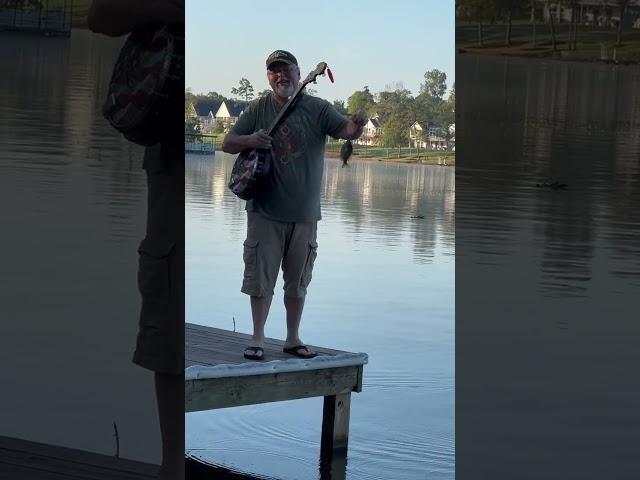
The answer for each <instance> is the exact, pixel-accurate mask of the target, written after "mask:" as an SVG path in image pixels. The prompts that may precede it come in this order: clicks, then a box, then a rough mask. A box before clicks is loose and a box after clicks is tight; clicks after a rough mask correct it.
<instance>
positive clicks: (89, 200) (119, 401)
mask: <svg viewBox="0 0 640 480" xmlns="http://www.w3.org/2000/svg"><path fill="white" fill-rule="evenodd" d="M122 41H123V40H122V39H110V38H107V37H105V36H101V35H94V34H91V33H90V32H88V31H84V30H74V31H73V33H72V36H71V38H70V39H68V38H46V37H33V36H25V35H13V34H7V33H3V35H2V42H0V56H1V58H2V64H3V66H4V69H5V72H4V74H3V75H0V179H1V181H2V188H0V202H2V205H3V208H2V210H1V214H0V224H2V226H3V227H2V231H3V240H4V246H5V255H3V260H2V268H1V269H0V270H1V273H2V275H3V280H2V284H3V286H4V287H3V295H2V312H3V313H2V318H3V319H4V320H6V321H5V322H3V330H2V334H1V335H0V360H1V361H2V364H3V366H4V367H5V368H2V369H0V384H2V385H11V388H10V389H9V390H10V391H9V390H7V391H6V392H4V393H6V395H3V396H2V399H0V412H2V413H1V415H0V425H2V428H1V431H0V435H6V436H16V437H20V438H28V439H30V440H33V441H37V442H43V443H50V444H54V445H63V446H68V447H72V448H79V449H83V450H89V451H94V452H99V453H104V454H109V455H110V454H112V450H113V422H114V421H115V422H116V423H117V425H118V429H119V432H120V438H121V440H122V445H121V447H122V448H121V454H122V455H123V456H125V457H128V458H133V459H137V460H142V461H147V462H158V461H159V441H158V435H157V420H156V417H155V411H154V406H155V399H154V395H153V384H152V380H151V377H150V376H149V375H148V372H144V371H143V370H142V369H139V368H137V367H135V366H134V365H132V364H131V361H130V359H131V354H132V351H133V346H134V341H135V335H136V330H137V317H138V309H139V298H138V292H137V288H136V284H135V279H136V271H137V254H136V249H137V245H138V243H139V242H140V239H141V238H142V237H143V236H144V227H145V203H146V199H145V195H146V193H145V192H146V185H145V178H144V173H143V171H142V168H141V166H142V157H141V154H142V150H141V149H140V148H139V147H134V146H132V144H131V143H129V142H127V141H126V140H124V138H122V136H121V135H120V134H118V133H117V132H116V131H115V130H113V129H112V128H111V127H110V126H109V125H108V124H107V123H106V122H105V120H104V119H103V118H102V113H101V108H102V103H103V101H104V97H105V95H106V91H107V86H108V82H109V77H110V75H111V69H112V67H113V65H114V63H115V60H116V58H117V56H118V52H119V49H120V46H121V44H122ZM107 292H108V293H107ZM26 352H28V354H27V353H26ZM9 366H11V367H10V368H9ZM34 372H36V373H37V376H38V381H37V382H34V381H33V378H34V377H33V375H34ZM78 385H82V388H81V389H80V388H78ZM43 398H46V399H47V401H46V404H43V403H42V399H43ZM134 398H136V400H137V401H132V400H133V399H134ZM7 412H11V415H8V414H7Z"/></svg>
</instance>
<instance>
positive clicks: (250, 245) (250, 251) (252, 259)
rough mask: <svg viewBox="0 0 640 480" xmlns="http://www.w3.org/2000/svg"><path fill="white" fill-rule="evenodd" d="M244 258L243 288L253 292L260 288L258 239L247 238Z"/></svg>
mask: <svg viewBox="0 0 640 480" xmlns="http://www.w3.org/2000/svg"><path fill="white" fill-rule="evenodd" d="M243 246H244V250H243V253H242V259H243V260H244V279H243V282H242V286H243V290H244V289H247V290H248V291H250V292H251V294H255V293H254V292H255V291H256V290H257V289H258V240H245V242H244V244H243Z"/></svg>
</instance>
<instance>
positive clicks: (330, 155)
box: [216, 149, 456, 167]
mask: <svg viewBox="0 0 640 480" xmlns="http://www.w3.org/2000/svg"><path fill="white" fill-rule="evenodd" d="M216 152H219V153H224V152H223V151H222V150H218V149H216ZM324 156H325V158H331V159H334V160H338V159H340V155H339V154H335V153H333V152H326V151H325V153H324ZM443 157H444V158H445V161H446V162H451V163H447V164H439V163H438V160H437V158H438V157H435V156H433V157H431V158H432V159H433V160H431V159H429V160H428V161H424V160H416V159H400V158H391V157H389V158H386V157H368V156H360V155H358V156H353V157H351V158H350V159H349V163H351V162H354V161H364V162H379V163H398V164H404V165H435V166H438V167H455V166H456V157H455V155H453V156H452V155H447V156H446V157H445V156H443Z"/></svg>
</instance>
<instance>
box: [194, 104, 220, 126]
mask: <svg viewBox="0 0 640 480" xmlns="http://www.w3.org/2000/svg"><path fill="white" fill-rule="evenodd" d="M220 103H221V102H215V101H202V100H201V101H199V102H197V103H196V104H195V105H194V109H195V111H196V116H197V117H198V120H199V121H200V125H202V129H203V130H204V131H207V130H208V129H209V128H211V127H212V126H213V124H214V123H215V121H216V116H215V112H217V111H218V109H219V108H220Z"/></svg>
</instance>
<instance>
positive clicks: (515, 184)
mask: <svg viewBox="0 0 640 480" xmlns="http://www.w3.org/2000/svg"><path fill="white" fill-rule="evenodd" d="M458 65H459V68H460V71H461V72H462V74H463V75H465V79H467V78H468V81H469V82H470V83H471V84H473V85H474V88H473V89H465V90H464V91H462V95H463V96H462V97H460V98H459V102H458V112H457V114H458V116H459V118H460V121H461V122H463V125H464V128H462V129H461V130H460V134H459V137H460V141H459V143H460V148H461V149H462V150H460V152H459V153H460V154H461V155H462V157H461V158H464V165H463V167H464V168H458V182H459V189H460V194H459V196H458V202H459V205H462V206H464V208H462V209H461V211H460V214H459V217H458V225H457V226H458V233H459V241H460V242H462V243H461V244H460V245H464V248H463V249H462V250H463V251H468V252H474V253H476V254H477V256H476V259H475V261H477V262H480V263H485V264H487V265H499V264H500V262H501V260H500V257H501V256H511V255H514V254H516V250H519V249H521V247H524V248H525V249H529V248H531V249H532V250H533V251H532V252H531V254H533V255H535V256H536V258H538V259H539V264H540V266H541V273H542V274H541V276H540V278H539V279H538V288H539V289H540V291H541V293H543V294H544V295H550V296H559V297H565V296H577V297H581V296H584V295H587V294H588V292H589V286H590V285H591V284H592V283H593V277H594V265H595V264H596V263H598V262H603V263H604V262H606V263H608V264H610V265H612V268H611V269H610V270H609V272H608V275H611V276H612V277H614V278H617V279H621V280H624V281H625V282H630V283H631V284H633V285H636V286H637V285H639V284H640V283H639V279H640V260H639V259H638V253H640V242H638V237H637V234H635V233H632V232H633V230H634V228H635V227H637V225H638V222H639V221H640V213H638V208H637V207H638V204H639V203H640V202H639V200H638V195H637V193H638V173H639V168H640V167H639V165H638V158H639V157H640V129H639V128H638V127H639V126H640V93H639V87H640V68H637V67H635V68H634V67H624V68H620V67H615V66H609V65H590V64H581V63H552V64H547V63H544V62H531V61H528V62H527V61H522V60H504V59H502V60H486V59H484V60H483V59H473V58H472V57H469V58H462V59H461V60H460V61H459V64H458ZM479 91H481V92H482V94H481V95H478V94H477V92H479ZM602 92H607V94H606V95H603V94H602ZM555 180H558V181H561V182H564V183H567V184H568V185H569V186H568V188H567V189H566V190H562V191H560V190H552V189H544V188H536V183H541V182H548V181H555ZM620 206H623V207H625V208H620ZM529 220H532V222H530V223H529ZM522 222H527V225H528V227H524V228H525V229H526V228H532V230H531V231H529V232H527V233H526V234H527V238H528V241H529V242H530V244H529V245H526V246H523V245H521V242H522V239H521V238H518V237H517V235H519V234H522V228H521V225H522ZM531 226H532V227H531ZM623 257H624V258H633V259H634V260H632V261H631V262H621V259H622V258H623Z"/></svg>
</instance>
